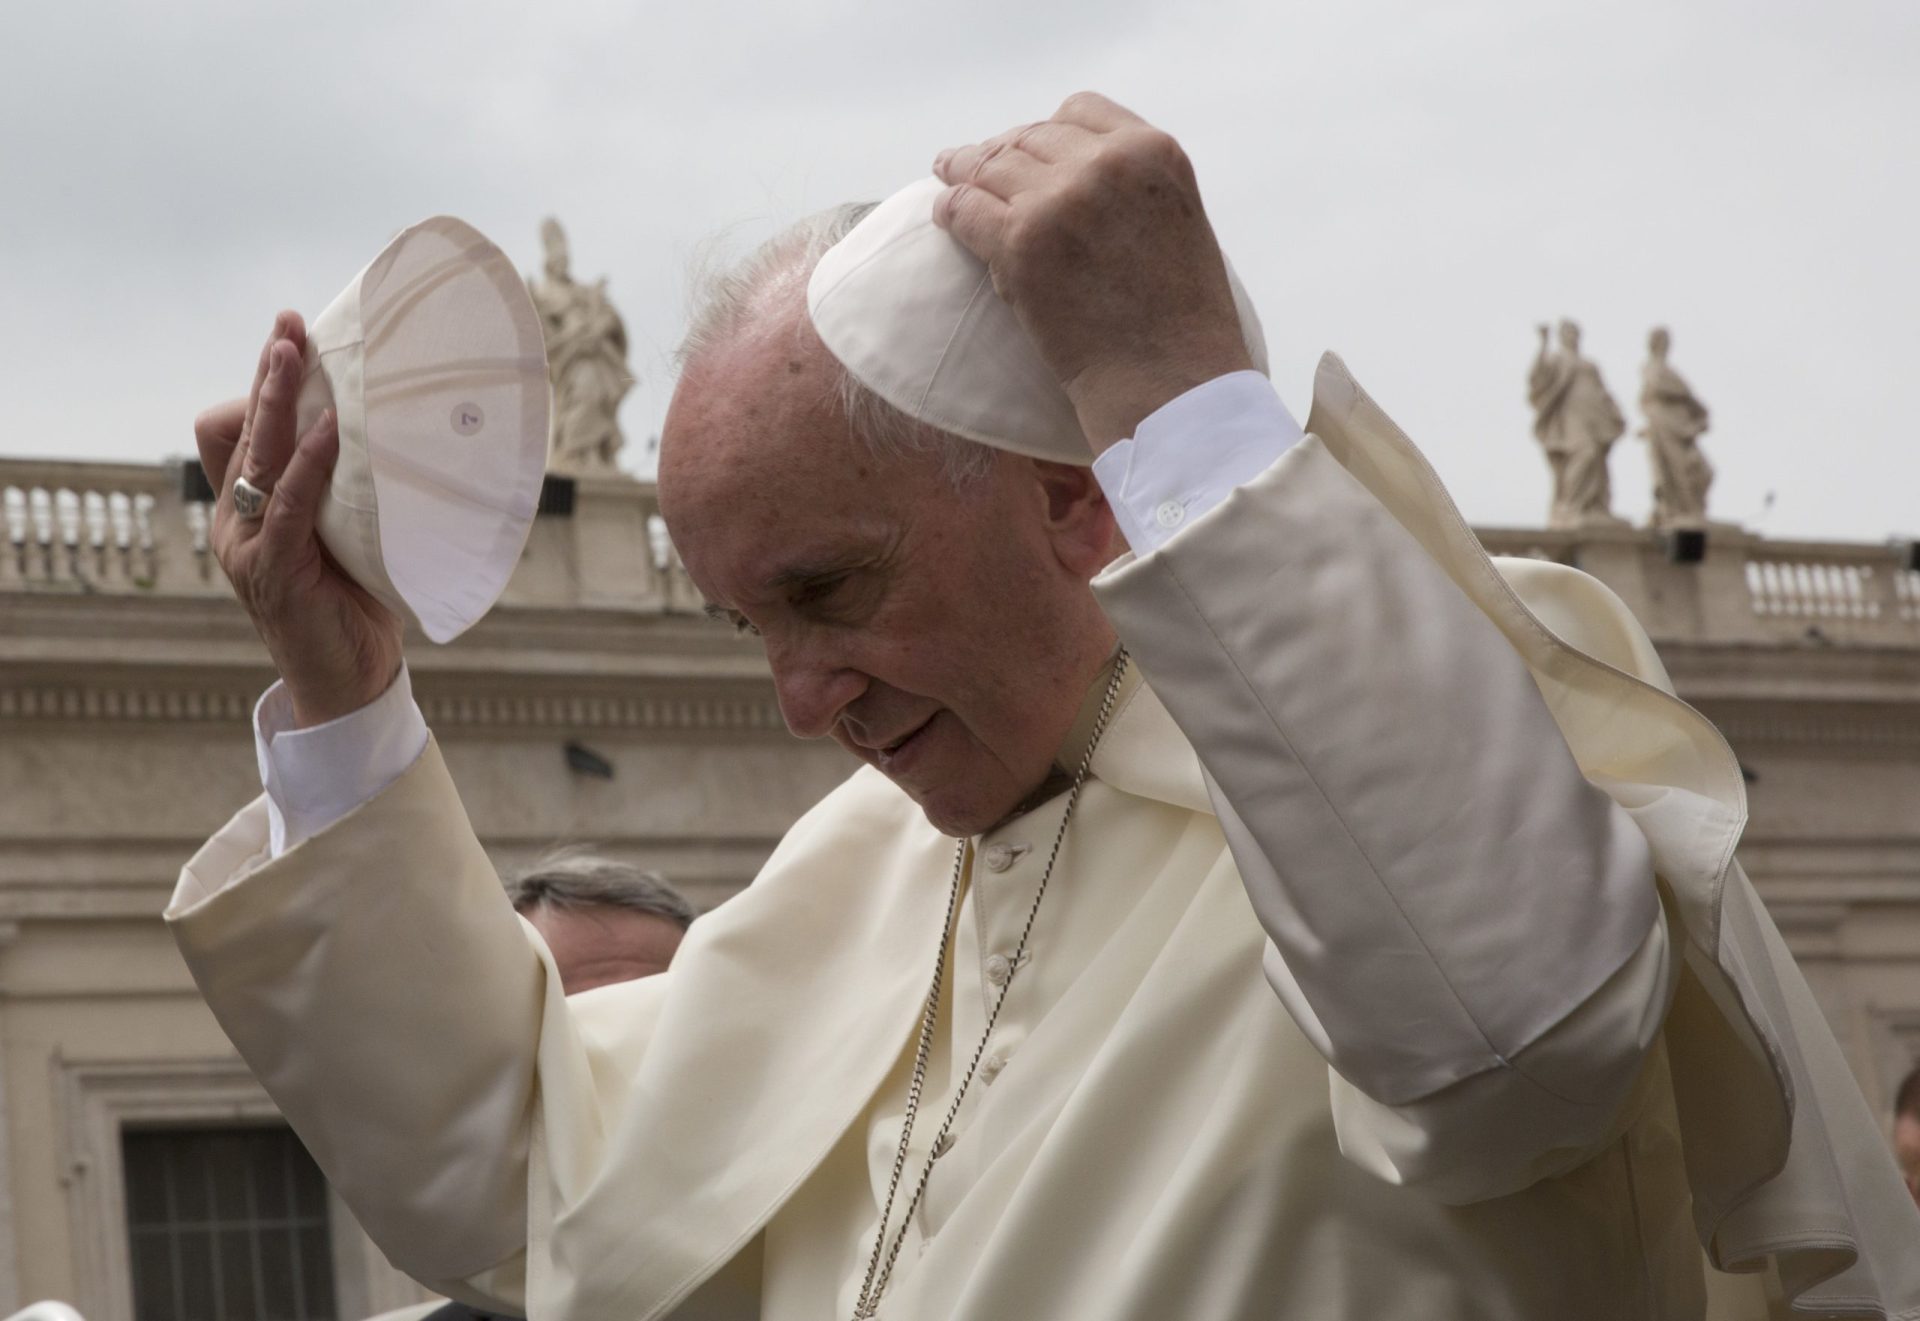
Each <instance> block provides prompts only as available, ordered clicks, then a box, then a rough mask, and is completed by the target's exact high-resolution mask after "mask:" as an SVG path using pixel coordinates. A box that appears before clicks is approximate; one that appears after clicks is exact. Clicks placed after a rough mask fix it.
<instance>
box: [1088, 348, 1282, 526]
mask: <svg viewBox="0 0 1920 1321" xmlns="http://www.w3.org/2000/svg"><path fill="white" fill-rule="evenodd" d="M1305 434H1306V433H1305V432H1303V431H1302V430H1301V429H1300V424H1299V423H1298V422H1296V421H1294V420H1293V414H1291V413H1289V412H1288V411H1287V406H1286V404H1284V403H1282V402H1281V400H1280V396H1279V394H1277V393H1276V392H1275V391H1274V388H1273V382H1271V381H1269V380H1268V379H1267V378H1266V377H1265V376H1262V375H1261V374H1260V373H1259V372H1256V371H1244V372H1230V373H1228V374H1227V375H1225V376H1218V377H1215V378H1214V379H1213V380H1211V381H1208V382H1207V383H1206V384H1205V385H1196V386H1195V387H1194V388H1193V389H1191V390H1189V391H1187V392H1186V393H1185V394H1183V395H1180V396H1179V397H1177V398H1175V399H1171V400H1169V401H1168V402H1167V403H1165V404H1162V405H1161V406H1160V407H1159V408H1157V409H1155V410H1154V411H1153V412H1152V413H1150V414H1149V415H1148V416H1147V417H1146V418H1145V419H1144V420H1143V421H1142V422H1141V423H1140V426H1139V428H1138V429H1137V430H1136V431H1135V432H1134V433H1133V438H1132V439H1130V440H1122V441H1119V442H1116V443H1115V444H1113V445H1110V446H1108V447H1107V449H1106V450H1105V452H1103V453H1102V454H1101V455H1100V456H1099V457H1097V458H1096V459H1094V461H1093V475H1094V477H1095V478H1096V479H1097V480H1098V481H1099V483H1100V487H1101V489H1102V490H1104V491H1105V492H1106V493H1107V501H1108V503H1109V504H1111V505H1112V506H1113V515H1114V518H1115V520H1116V521H1117V522H1118V523H1119V524H1120V532H1121V535H1123V536H1125V537H1126V539H1127V544H1128V545H1129V546H1131V547H1132V548H1133V550H1134V552H1135V553H1136V554H1139V555H1145V554H1147V553H1148V552H1149V551H1153V550H1157V549H1159V548H1160V547H1161V546H1162V545H1164V544H1165V543H1166V541H1167V539H1168V538H1169V537H1171V536H1172V535H1173V534H1174V533H1175V532H1178V531H1179V530H1180V529H1181V528H1183V527H1185V526H1186V525H1187V524H1189V523H1191V522H1193V521H1194V520H1195V519H1198V518H1199V517H1200V516H1201V515H1203V514H1205V513H1206V512H1207V511H1209V510H1210V509H1212V508H1213V507H1214V506H1215V505H1218V504H1219V503H1220V502H1221V501H1222V500H1225V499H1226V498H1227V496H1228V495H1230V494H1231V493H1232V492H1233V490H1234V488H1235V487H1238V486H1240V485H1241V484H1242V483H1244V482H1248V481H1251V480H1252V479H1253V478H1254V477H1255V476H1257V475H1258V474H1260V473H1262V472H1265V471H1266V470H1267V469H1268V468H1270V467H1272V466H1273V463H1274V461H1275V460H1276V459H1278V458H1279V457H1280V456H1281V455H1282V454H1284V453H1286V452H1287V450H1288V449H1289V448H1290V447H1291V446H1293V445H1294V444H1295V443H1296V442H1298V441H1299V440H1300V438H1301V437H1302V436H1304V435H1305Z"/></svg>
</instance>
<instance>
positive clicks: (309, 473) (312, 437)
mask: <svg viewBox="0 0 1920 1321" xmlns="http://www.w3.org/2000/svg"><path fill="white" fill-rule="evenodd" d="M305 347H306V328H305V326H304V325H303V324H302V322H301V320H300V317H299V314H298V313H295V312H282V313H281V314H280V315H279V316H278V317H276V318H274V322H273V331H272V333H271V334H270V335H268V337H267V343H266V347H265V348H263V349H262V350H261V351H260V362H259V365H258V366H257V367H256V368H255V369H254V375H253V389H252V391H251V392H250V393H249V394H248V396H247V398H245V399H244V400H242V399H235V400H232V401H231V402H229V403H224V404H218V405H215V406H214V407H212V408H209V409H208V410H207V411H206V412H204V413H202V414H201V415H200V416H199V417H197V418H195V419H194V423H193V432H194V438H195V439H196V440H197V441H198V442H199V447H200V462H201V465H202V466H203V467H204V468H205V469H206V472H207V480H208V481H209V482H210V483H211V484H212V485H213V487H214V489H215V490H217V491H219V493H220V496H219V500H218V503H217V504H216V505H215V508H214V517H213V542H212V544H213V553H214V555H215V557H216V558H217V559H218V560H219V561H220V567H221V568H222V569H223V570H225V571H226V575H227V580H228V581H229V582H231V583H232V584H233V590H234V594H235V595H236V596H238V597H239V598H240V603H241V604H242V605H243V606H245V607H246V610H247V613H248V614H249V615H251V616H252V617H253V624H254V627H255V628H256V629H258V630H259V633H260V638H261V640H262V641H263V642H265V643H266V645H267V651H268V653H269V654H270V655H271V656H272V657H273V661H274V665H275V666H276V668H278V669H279V671H280V677H281V678H282V679H284V680H285V681H286V685H287V691H288V695H289V696H290V697H291V698H292V700H293V715H294V722H295V724H296V725H299V726H308V725H317V724H321V723H323V722H325V721H328V720H332V719H334V718H335V717H337V716H343V715H346V714H348V713H349V712H352V711H357V710H359V709H360V708H361V707H363V706H365V705H366V704H367V703H368V702H371V701H372V700H373V699H374V698H376V697H378V696H379V695H380V694H381V693H382V692H384V691H386V689H387V686H388V685H389V684H391V683H392V682H393V678H394V675H395V674H397V673H398V672H399V669H400V655H401V651H400V632H401V626H400V620H399V619H398V618H397V617H396V616H395V615H394V614H393V612H392V611H390V610H388V609H387V608H386V607H385V606H383V605H381V604H380V603H379V602H378V601H376V600H374V599H373V597H372V596H370V595H369V594H368V593H367V592H366V591H365V590H364V589H363V588H361V587H360V585H359V584H358V583H356V582H354V581H353V580H352V579H351V578H349V577H347V575H346V574H344V573H342V572H341V571H340V568H339V567H338V566H337V565H336V564H335V563H334V562H333V560H332V558H331V557H330V556H329V555H328V554H327V552H326V548H325V547H324V546H323V545H322V544H321V542H320V537H319V534H318V532H317V530H316V519H317V518H318V515H319V512H320V501H321V497H322V496H323V495H325V494H326V490H327V482H328V479H329V478H330V477H331V475H332V473H333V464H334V459H335V457H336V456H337V455H338V454H339V452H340V433H339V427H338V424H337V420H336V418H335V417H334V414H333V410H331V409H328V410H327V411H326V412H325V413H323V414H322V415H321V416H320V418H319V419H318V420H317V421H316V422H315V423H314V424H313V426H311V427H310V428H309V429H308V430H307V432H306V434H305V435H302V436H299V437H297V438H296V437H295V435H294V409H295V404H296V402H297V400H298V398H299V395H300V381H301V355H302V353H303V352H304V351H305ZM240 477H245V478H246V480H247V482H248V483H249V484H250V485H252V486H253V487H255V488H257V489H259V490H261V491H266V492H269V493H270V498H269V499H268V500H267V502H266V507H265V508H264V510H262V511H261V513H260V514H259V516H258V517H253V518H248V517H244V516H243V515H242V514H241V513H240V512H239V510H238V509H237V508H236V507H235V503H234V494H233V492H234V484H235V481H236V480H237V479H238V478H240Z"/></svg>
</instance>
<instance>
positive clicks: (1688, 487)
mask: <svg viewBox="0 0 1920 1321" xmlns="http://www.w3.org/2000/svg"><path fill="white" fill-rule="evenodd" d="M1672 346H1673V336H1672V335H1670V334H1668V333H1667V328H1666V327H1665V326H1655V327H1654V329H1653V333H1652V334H1651V335H1649V336H1647V365H1646V366H1645V367H1644V368H1642V369H1641V372H1640V411H1641V412H1642V413H1644V414H1645V415H1646V419H1647V425H1646V426H1644V427H1642V428H1641V430H1640V434H1641V435H1642V436H1644V437H1646V440H1647V450H1648V455H1647V457H1648V459H1649V460H1650V461H1651V463H1652V465H1653V525H1654V526H1655V527H1658V528H1668V527H1704V526H1705V525H1706V521H1707V488H1708V487H1709V486H1711V485H1713V465H1711V464H1709V463H1708V462H1707V456H1706V455H1704V454H1702V453H1701V452H1700V446H1699V443H1698V442H1699V439H1700V435H1701V433H1702V432H1704V431H1705V430H1706V429H1707V406H1706V405H1705V404H1703V403H1701V402H1700V401H1699V399H1697V398H1695V397H1694V393H1693V389H1692V387H1690V386H1689V385H1688V384H1687V383H1686V381H1685V379H1683V378H1682V377H1681V375H1680V373H1679V372H1677V371H1675V370H1674V369H1673V368H1672V367H1671V366H1670V365H1669V364H1668V362H1667V350H1668V349H1670V348H1671V347H1672Z"/></svg>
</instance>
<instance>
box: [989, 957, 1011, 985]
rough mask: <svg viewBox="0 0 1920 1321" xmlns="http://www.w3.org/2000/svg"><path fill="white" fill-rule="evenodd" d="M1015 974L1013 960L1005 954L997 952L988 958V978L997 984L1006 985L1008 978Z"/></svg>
mask: <svg viewBox="0 0 1920 1321" xmlns="http://www.w3.org/2000/svg"><path fill="white" fill-rule="evenodd" d="M1012 975H1013V960H1011V959H1009V958H1008V957H1007V956H1006V955H1004V954H996V955H994V956H993V957H992V958H990V959H988V960H987V980H988V981H990V982H992V983H993V984H994V985H995V986H1005V985H1006V984H1007V978H1009V977H1011V976H1012Z"/></svg>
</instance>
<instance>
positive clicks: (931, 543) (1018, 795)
mask: <svg viewBox="0 0 1920 1321" xmlns="http://www.w3.org/2000/svg"><path fill="white" fill-rule="evenodd" d="M832 381H833V364H832V361H831V359H830V358H829V357H828V355H827V353H826V350H825V348H824V347H822V346H821V345H820V342H819V340H818V338H817V337H816V336H814V334H813V332H812V329H811V327H810V326H808V325H807V324H806V322H805V318H804V315H799V316H794V315H791V314H790V315H786V316H783V317H780V318H778V319H777V320H776V321H775V323H774V324H771V325H768V326H764V327H759V328H756V329H754V330H751V331H748V332H744V333H742V334H741V335H739V336H737V337H736V338H735V339H734V340H733V341H731V342H729V343H727V344H725V345H722V346H720V347H719V348H716V349H712V350H709V351H708V352H707V353H705V354H703V355H702V357H700V358H699V359H696V360H695V362H693V363H691V364H689V366H688V369H687V371H686V373H685V374H684V375H683V377H682V380H681V384H680V387H679V389H678V390H677V391H676V392H675V395H674V400H673V405H672V408H671V410H670V411H669V414H668V417H667V422H666V427H665V429H664V434H663V436H662V439H661V458H660V474H659V481H660V501H661V511H662V513H663V514H664V515H665V516H666V520H667V526H668V530H669V531H670V533H671V534H672V537H673V541H674V545H675V546H676V547H677V548H678V550H679V552H680V555H681V558H682V560H683V561H684V562H685V564H686V567H687V571H688V573H689V574H690V575H691V577H692V578H693V581H694V584H695V585H696V586H697V587H698V588H699V589H700V591H701V592H702V594H703V595H704V596H705V597H706V599H707V601H708V603H709V612H710V613H712V614H714V615H716V616H717V617H719V618H721V619H722V620H724V621H725V622H727V623H730V624H732V625H733V626H735V627H737V628H740V629H742V630H745V631H750V632H753V633H756V634H758V635H759V636H760V638H761V639H762V640H763V642H764V645H765V647H766V654H767V660H768V663H769V664H770V666H771V667H772V670H773V676H774V681H775V685H776V688H777V690H778V694H779V700H780V708H781V712H782V714H783V715H784V717H785V718H786V722H787V725H788V727H789V728H790V729H791V730H792V731H793V732H794V733H795V734H797V735H800V736H801V737H803V738H822V737H825V738H832V739H833V740H834V741H836V742H837V743H839V744H840V746H842V747H843V748H845V749H846V750H847V751H848V752H850V753H851V754H853V755H854V756H855V757H857V758H859V759H860V760H861V761H863V762H866V763H867V764H868V765H870V766H873V767H876V768H877V769H879V770H880V771H881V772H882V773H883V774H885V775H886V776H887V777H888V778H889V779H891V780H893V782H894V783H895V784H897V785H899V786H900V787H901V788H902V789H904V790H905V791H906V792H907V793H908V794H909V795H911V796H912V797H913V799H914V800H915V801H916V802H917V803H918V804H919V805H920V807H921V808H922V810H923V811H924V812H925V813H926V815H927V817H928V819H929V820H930V821H932V822H933V824H934V825H935V826H936V827H938V828H939V829H941V830H943V831H945V832H947V833H948V834H952V835H956V836H958V835H970V834H976V833H979V832H981V831H984V830H987V829H989V828H991V827H992V826H993V825H994V824H996V823H997V822H999V821H1000V820H1002V819H1003V818H1005V817H1006V816H1007V815H1008V814H1009V813H1011V812H1012V811H1013V810H1014V809H1015V808H1016V807H1017V806H1019V805H1020V804H1021V802H1022V800H1024V799H1025V798H1026V797H1027V796H1028V795H1029V794H1031V793H1032V792H1033V791H1034V790H1035V789H1036V788H1038V787H1039V785H1040V784H1041V783H1042V782H1043V781H1044V780H1045V779H1046V777H1047V775H1048V772H1049V770H1050V769H1051V766H1052V762H1053V758H1054V754H1055V753H1056V752H1057V751H1058V750H1059V747H1060V745H1061V743H1062V742H1063V741H1064V739H1065V737H1066V734H1067V732H1068V730H1069V728H1070V727H1071V725H1072V723H1073V720H1074V716H1075V714H1076V713H1077V711H1078V709H1079V706H1080V702H1081V699H1082V698H1083V697H1084V696H1085V693H1086V690H1087V688H1088V686H1089V685H1090V684H1091V683H1092V681H1093V679H1094V677H1095V676H1096V675H1097V673H1098V672H1099V670H1100V668H1101V666H1102V664H1103V662H1104V661H1105V658H1106V656H1107V654H1108V651H1109V650H1110V648H1111V647H1112V645H1113V634H1112V631H1111V629H1110V628H1109V626H1108V625H1107V623H1106V620H1105V618H1104V616H1103V615H1101V613H1100V611H1099V609H1098V607H1097V606H1096V605H1095V603H1094V600H1093V596H1092V593H1091V591H1090V590H1089V588H1088V586H1087V583H1088V580H1089V579H1090V578H1091V577H1092V576H1093V574H1094V573H1095V572H1097V571H1098V569H1099V568H1100V567H1101V566H1102V565H1104V564H1105V563H1106V562H1107V561H1108V560H1109V559H1111V558H1112V556H1113V554H1114V552H1115V551H1116V550H1117V549H1118V548H1119V542H1118V538H1117V534H1116V532H1115V531H1114V526H1113V521H1112V515H1111V513H1110V512H1109V511H1108V509H1107V507H1106V504H1105V502H1104V500H1102V499H1101V498H1100V497H1099V494H1098V487H1097V486H1095V485H1094V484H1093V479H1092V477H1091V475H1090V474H1089V473H1088V472H1087V471H1085V470H1083V469H1078V468H1068V467H1064V466H1062V465H1054V464H1039V463H1035V462H1033V461H1030V460H1025V459H1021V458H1018V457H1017V456H1012V455H1002V456H1000V458H999V461H998V462H997V463H996V464H995V466H994V469H993V471H992V472H991V473H990V474H989V475H988V476H986V477H984V478H982V479H980V480H979V481H977V482H974V483H971V484H969V485H967V486H965V487H963V488H959V489H956V488H955V486H954V485H953V484H952V483H951V482H950V481H949V480H948V479H947V477H946V476H945V475H944V474H943V473H942V472H941V471H940V468H939V466H938V464H937V462H935V461H933V460H931V459H929V458H928V457H927V456H925V455H918V454H914V455H906V456H889V457H875V455H874V454H873V453H872V452H871V451H870V450H869V449H868V448H867V447H866V446H865V445H863V444H862V443H861V442H860V441H858V440H857V439H855V438H854V437H853V436H852V435H851V434H850V433H849V431H848V427H847V422H846V418H845V416H844V414H843V412H842V411H841V409H840V408H839V406H838V404H837V403H836V402H835V400H834V397H833V390H832V388H831V386H832Z"/></svg>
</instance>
